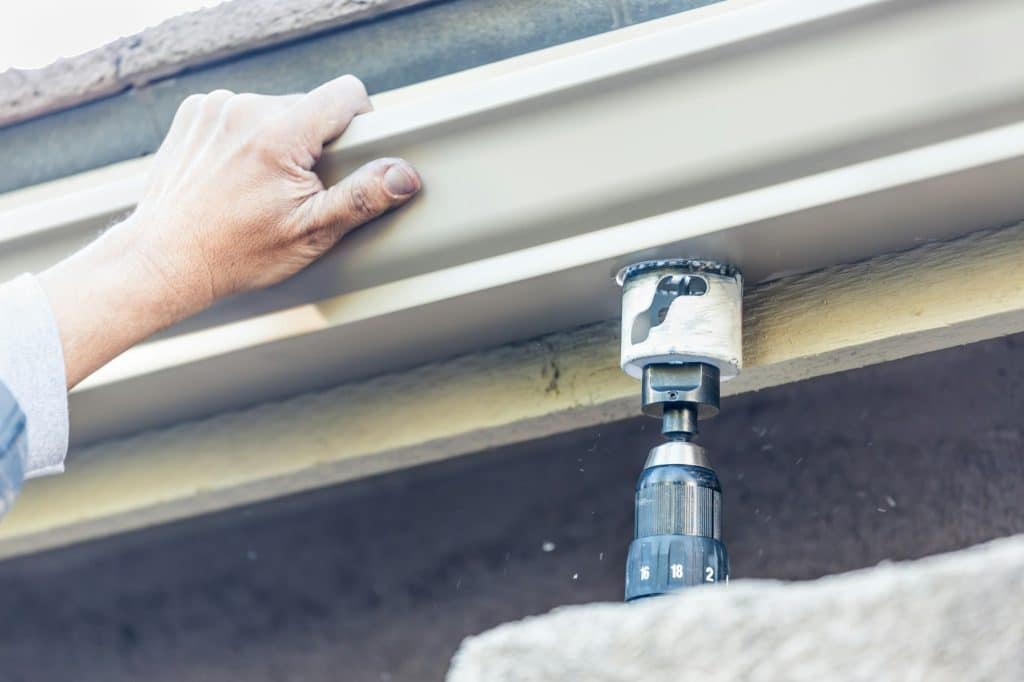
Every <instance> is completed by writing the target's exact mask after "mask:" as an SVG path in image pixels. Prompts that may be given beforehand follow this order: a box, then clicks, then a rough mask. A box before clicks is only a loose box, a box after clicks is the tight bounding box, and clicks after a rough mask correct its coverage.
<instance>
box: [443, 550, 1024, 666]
mask: <svg viewBox="0 0 1024 682" xmlns="http://www.w3.org/2000/svg"><path fill="white" fill-rule="evenodd" d="M1022 610H1024V535H1019V536H1016V537H1014V538H1011V539H1004V540H998V541H995V542H992V543H989V544H986V545H979V546H976V547H974V548H971V549H968V550H963V551H961V552H956V553H951V554H947V555H943V556H939V557H930V558H927V559H920V560H918V561H916V562H906V563H901V564H888V565H882V566H878V567H875V568H870V569H864V570H862V571H857V572H853V573H848V574H846V575H839V576H831V577H827V578H821V579H819V580H815V581H810V582H804V583H791V584H784V583H775V582H767V581H738V582H734V583H733V584H731V585H729V586H727V587H726V586H724V585H723V586H714V587H701V588H697V589H693V590H690V591H688V592H683V593H680V594H678V595H672V596H668V597H664V598H661V599H649V600H646V601H642V602H639V603H636V604H628V605H627V604H588V605H584V606H576V607H567V608H564V609H559V610H557V611H555V612H553V613H551V614H548V615H545V616H539V617H533V618H528V619H526V620H524V621H521V622H519V623H512V624H507V625H502V626H501V627H499V628H496V629H494V630H492V631H490V632H487V633H485V634H482V635H480V636H477V637H472V638H470V639H468V640H467V641H466V642H465V643H464V644H463V645H462V647H461V649H460V650H459V652H458V654H457V655H456V657H455V660H454V663H453V667H452V670H451V672H450V673H449V675H448V677H447V679H448V682H483V681H485V680H486V681H487V682H561V681H562V680H588V682H628V681H631V680H644V681H645V682H662V681H663V682H676V681H677V680H681V679H694V680H703V681H705V682H713V681H714V680H722V681H723V682H725V681H735V680H750V681H752V682H753V681H760V680H763V681H764V682H770V681H773V680H791V681H793V682H797V681H799V680H808V681H811V680H883V679H895V680H931V681H933V682H941V681H944V680H949V681H950V682H952V681H954V680H1006V681H1007V682H1011V681H1013V680H1020V679H1024V615H1022Z"/></svg>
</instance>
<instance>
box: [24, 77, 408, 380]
mask: <svg viewBox="0 0 1024 682" xmlns="http://www.w3.org/2000/svg"><path fill="white" fill-rule="evenodd" d="M370 109H371V105H370V101H369V98H368V97H367V95H366V90H365V88H364V87H363V84H362V83H361V82H360V81H359V80H358V79H356V78H354V77H352V76H343V77H341V78H338V79H335V80H333V81H330V82H328V83H326V84H324V85H322V86H320V87H319V88H317V89H315V90H313V91H312V92H310V93H308V94H305V95H286V96H280V97H273V96H265V95H251V94H240V95H235V94H232V93H230V92H228V91H225V90H218V91H215V92H212V93H210V94H208V95H194V96H192V97H189V98H188V99H186V100H185V102H184V103H182V105H181V107H180V108H179V109H178V113H177V115H176V116H175V118H174V122H173V123H172V125H171V129H170V131H169V132H168V134H167V137H166V139H165V140H164V142H163V144H162V145H161V147H160V149H159V151H158V152H157V153H156V155H155V157H154V159H153V166H152V170H151V172H150V176H149V179H148V182H147V184H146V187H145V190H144V192H143V196H142V199H141V200H140V202H139V204H138V207H137V208H136V210H135V212H134V213H133V214H132V216H131V217H129V218H128V219H127V220H125V221H124V222H123V223H121V224H119V225H117V226H115V227H114V228H112V229H111V230H109V231H107V232H106V233H105V234H104V235H103V236H102V237H100V238H99V239H98V240H96V241H95V242H94V243H92V244H90V245H89V246H88V247H87V248H86V249H83V250H82V251H80V252H78V253H76V254H75V255H73V256H71V257H70V258H68V259H67V260H65V261H62V262H61V263H59V264H58V265H56V266H54V267H53V268H50V269H49V270H47V271H45V272H44V273H42V274H41V275H40V280H41V281H42V283H43V287H44V289H45V290H46V292H47V295H48V296H49V298H50V302H51V306H52V307H53V309H54V313H55V316H56V318H57V324H58V328H59V329H60V334H61V341H62V343H63V345H64V356H65V366H66V368H67V379H68V386H69V387H70V386H73V385H74V384H75V383H77V382H78V381H80V380H81V379H83V378H85V376H88V374H90V373H92V372H93V371H95V370H96V369H98V368H99V367H100V366H102V365H103V364H105V363H106V362H108V361H109V360H110V359H112V358H113V357H115V356H116V355H118V354H119V353H121V352H123V351H124V350H126V349H127V348H129V347H130V346H132V345H134V344H135V343H138V342H139V341H141V340H143V339H144V338H146V337H148V336H149V335H151V334H153V333H155V332H156V331H159V330H160V329H163V328H165V327H167V326H169V325H171V324H173V323H174V322H177V321H179V320H181V319H183V318H185V317H188V316H189V315H192V314H195V313H197V312H199V311H200V310H203V309H204V308H206V307H208V306H209V305H210V304H212V303H213V302H215V301H217V300H218V299H221V298H223V297H225V296H229V295H231V294H235V293H239V292H242V291H247V290H251V289H257V288H260V287H265V286H269V285H271V284H275V283H277V282H280V281H281V280H284V279H286V278H287V277H289V276H291V275H293V274H295V273H296V272H298V271H299V270H301V269H302V268H304V267H305V266H307V265H309V264H310V263H311V262H313V261H314V260H316V259H317V258H318V257H319V256H321V255H322V254H323V253H324V252H326V251H327V250H328V249H329V248H331V247H332V246H333V245H334V244H335V243H336V242H337V241H338V240H339V239H340V238H341V237H342V236H344V235H345V234H346V233H347V232H349V231H350V230H352V229H353V228H355V227H358V226H359V225H362V224H364V223H366V222H368V221H369V220H372V219H373V218H375V217H377V216H379V215H381V214H382V213H385V212H387V211H388V210H391V209H392V208H395V207H397V206H400V205H402V204H404V203H405V202H407V201H408V200H409V199H410V198H411V197H412V196H413V195H414V194H415V193H416V192H417V191H419V189H420V178H419V176H418V175H417V173H416V171H415V170H413V168H412V167H411V166H410V165H409V164H408V163H406V162H405V161H402V160H400V159H379V160H377V161H373V162H371V163H369V164H367V165H365V166H363V167H362V168H360V169H358V170H357V171H355V172H353V173H352V174H351V175H349V176H348V177H346V178H344V179H343V180H341V181H340V182H339V183H338V184H336V185H334V186H332V187H329V188H325V187H324V186H323V184H322V183H321V181H320V179H319V177H317V175H316V174H315V173H314V172H313V170H312V169H313V166H314V164H315V163H316V162H317V160H318V159H319V158H320V154H321V152H322V150H323V147H324V145H325V144H327V143H328V142H330V141H331V140H333V139H335V138H336V137H338V136H339V135H341V134H342V133H343V132H344V130H345V128H346V127H347V126H348V124H349V122H350V121H351V120H352V118H353V117H354V116H356V115H358V114H361V113H365V112H367V111H369V110H370Z"/></svg>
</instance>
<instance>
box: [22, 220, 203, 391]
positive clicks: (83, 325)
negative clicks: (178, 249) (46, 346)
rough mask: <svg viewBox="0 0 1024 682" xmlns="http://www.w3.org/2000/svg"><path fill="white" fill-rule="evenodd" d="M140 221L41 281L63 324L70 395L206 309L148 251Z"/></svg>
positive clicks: (59, 324) (125, 225)
mask: <svg viewBox="0 0 1024 682" xmlns="http://www.w3.org/2000/svg"><path fill="white" fill-rule="evenodd" d="M139 220H140V218H139V217H137V216H133V217H132V218H129V219H128V221H126V222H125V223H122V224H120V225H117V226H115V227H113V228H111V229H110V230H108V231H107V232H106V233H104V234H103V236H101V237H100V238H99V239H97V240H96V241H94V242H93V243H92V244H90V245H89V246H87V247H86V248H84V249H82V250H81V251H79V252H77V253H75V254H73V255H72V256H70V257H68V258H66V259H65V260H63V261H61V262H60V263H58V264H57V265H54V266H53V267H51V268H49V269H48V270H46V271H44V272H43V273H41V274H40V275H39V281H40V283H41V284H42V287H43V290H44V291H45V292H46V296H47V298H48V299H49V302H50V306H51V308H52V309H53V314H54V317H55V319H56V321H57V328H58V331H59V333H60V340H61V345H62V346H63V349H64V367H65V376H66V379H67V387H68V388H71V387H73V386H74V385H75V384H77V383H78V382H80V381H81V380H82V379H84V378H85V377H87V376H89V375H90V374H91V373H93V372H94V371H96V370H97V369H99V368H100V367H102V366H103V365H105V364H106V363H107V362H109V361H110V360H112V359H113V358H115V357H117V356H118V355H120V354H121V353H123V352H124V351H125V350H127V349H128V348H131V347H132V346H133V345H135V344H137V343H139V342H140V341H142V340H144V339H146V338H148V337H149V336H151V335H153V334H154V333H156V332H158V331H160V330H161V329H164V328H166V327H168V326H170V325H171V324H173V323H175V322H177V321H178V320H181V319H184V318H185V317H188V316H189V315H191V314H193V313H195V312H197V311H198V310H199V309H201V308H202V305H203V304H202V302H201V301H199V300H197V298H198V297H197V296H196V294H195V293H191V294H189V297H188V298H186V296H185V292H184V291H180V290H176V289H175V287H174V283H173V282H168V281H167V280H168V279H169V278H170V275H169V273H164V272H161V271H160V270H159V268H158V267H157V266H156V265H155V264H154V263H152V261H151V260H150V259H148V258H147V257H146V255H145V252H144V251H142V250H141V249H140V248H139V246H138V244H137V243H136V242H137V240H136V238H135V237H134V235H133V233H134V232H136V231H137V230H139V229H143V230H144V229H145V228H146V226H145V225H138V224H135V223H138V222H139Z"/></svg>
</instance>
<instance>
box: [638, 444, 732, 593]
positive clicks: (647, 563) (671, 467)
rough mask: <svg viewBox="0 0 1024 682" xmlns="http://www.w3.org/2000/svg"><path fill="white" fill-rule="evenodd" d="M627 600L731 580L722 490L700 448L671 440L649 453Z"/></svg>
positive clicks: (640, 483) (641, 486) (640, 488)
mask: <svg viewBox="0 0 1024 682" xmlns="http://www.w3.org/2000/svg"><path fill="white" fill-rule="evenodd" d="M633 537H634V540H633V542H632V544H630V546H629V555H628V558H627V560H626V601H632V600H634V599H641V598H643V597H651V596H654V595H658V594H663V593H665V592H670V591H672V590H676V589H679V588H681V587H688V586H692V585H701V584H705V583H716V582H719V581H725V580H728V576H729V558H728V555H727V554H726V551H725V545H723V544H722V539H721V538H722V489H721V486H720V485H719V483H718V476H716V475H715V472H714V470H713V469H712V468H711V464H710V462H709V461H708V459H707V456H706V455H705V453H704V450H703V448H701V447H700V446H698V445H696V444H694V443H690V442H686V441H672V442H668V443H664V444H662V445H659V446H658V447H656V448H654V449H653V450H651V454H650V455H649V456H648V458H647V464H646V465H645V466H644V470H643V472H642V473H641V474H640V479H639V480H638V481H637V484H636V522H635V525H634V535H633Z"/></svg>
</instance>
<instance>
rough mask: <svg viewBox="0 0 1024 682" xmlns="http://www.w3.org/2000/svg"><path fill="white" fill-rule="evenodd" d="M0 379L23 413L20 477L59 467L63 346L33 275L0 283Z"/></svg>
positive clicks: (64, 402)
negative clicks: (24, 435)
mask: <svg viewBox="0 0 1024 682" xmlns="http://www.w3.org/2000/svg"><path fill="white" fill-rule="evenodd" d="M0 382H2V383H3V384H4V385H5V386H7V388H8V390H10V392H11V394H12V395H13V396H14V399H15V400H17V401H18V405H19V406H20V407H21V411H22V412H23V413H24V414H25V421H26V432H27V439H26V440H27V444H28V451H27V453H26V457H25V460H26V461H25V462H24V466H23V468H24V472H25V478H32V477H34V476H45V475H46V474H57V473H60V472H62V471H64V455H65V454H66V453H67V449H68V392H67V380H66V378H65V375H64V350H63V348H62V347H61V343H60V333H59V332H58V330H57V321H56V320H55V319H54V317H53V310H52V309H51V308H50V302H49V300H48V299H47V298H46V293H45V292H44V291H43V288H42V287H41V286H40V284H39V281H38V280H37V279H36V278H35V277H33V276H32V275H22V276H20V277H18V278H16V279H13V280H11V281H10V282H7V283H5V284H2V285H0Z"/></svg>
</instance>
